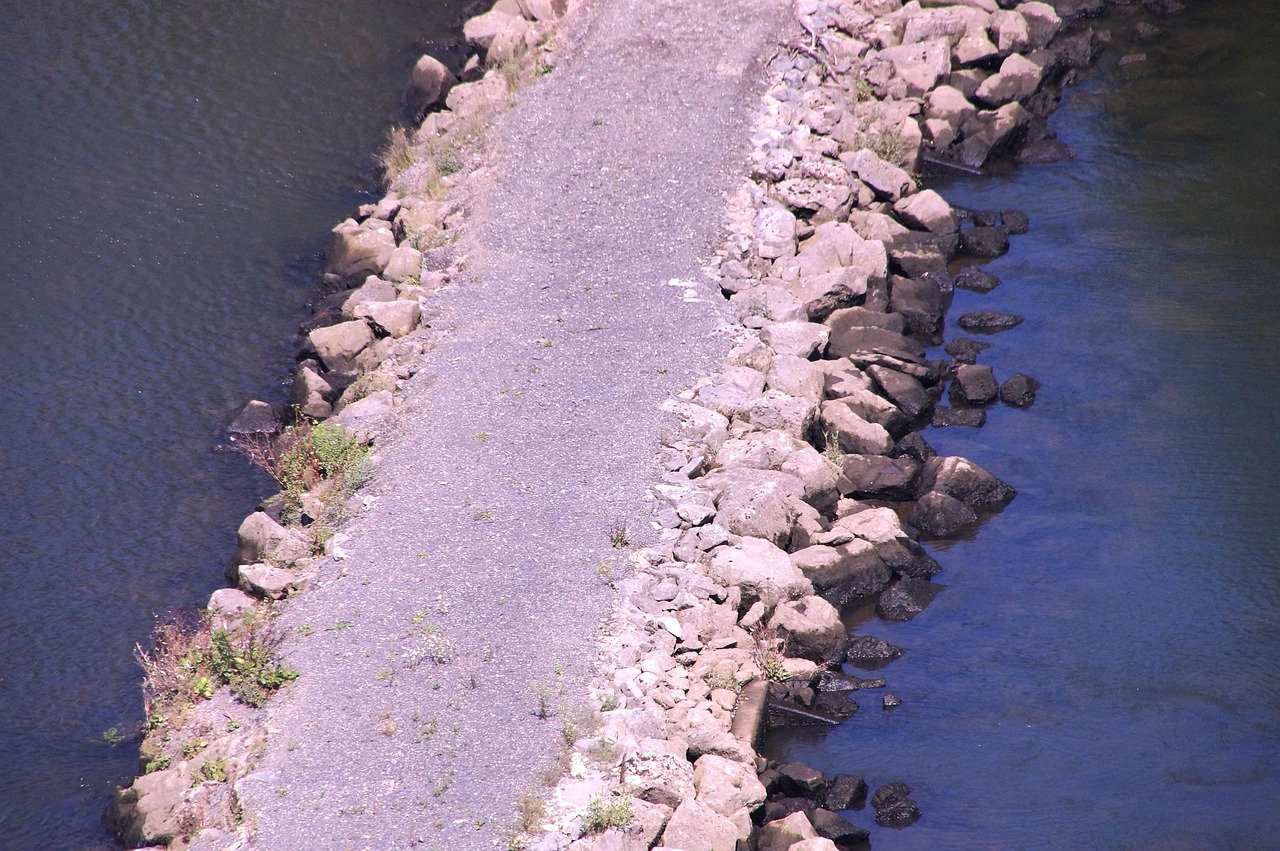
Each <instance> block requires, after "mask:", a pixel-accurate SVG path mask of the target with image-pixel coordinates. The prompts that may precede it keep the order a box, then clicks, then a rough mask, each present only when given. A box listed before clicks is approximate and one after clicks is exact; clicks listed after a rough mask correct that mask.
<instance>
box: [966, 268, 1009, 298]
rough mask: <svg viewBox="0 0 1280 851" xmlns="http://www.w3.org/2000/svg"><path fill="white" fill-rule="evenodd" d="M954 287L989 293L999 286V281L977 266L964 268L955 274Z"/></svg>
mask: <svg viewBox="0 0 1280 851" xmlns="http://www.w3.org/2000/svg"><path fill="white" fill-rule="evenodd" d="M955 285H956V286H957V287H958V288H960V289H962V290H970V291H972V292H975V293H989V292H991V291H992V290H994V289H995V288H996V287H998V286H1000V279H999V278H997V277H996V276H995V275H993V274H991V273H990V272H987V271H985V270H983V269H979V268H978V267H977V266H966V267H964V268H963V269H961V270H960V271H959V272H957V273H956V277H955Z"/></svg>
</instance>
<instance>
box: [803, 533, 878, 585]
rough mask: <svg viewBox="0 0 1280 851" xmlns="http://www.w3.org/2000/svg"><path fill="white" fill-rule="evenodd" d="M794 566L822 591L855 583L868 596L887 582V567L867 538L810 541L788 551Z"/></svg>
mask: <svg viewBox="0 0 1280 851" xmlns="http://www.w3.org/2000/svg"><path fill="white" fill-rule="evenodd" d="M791 563H792V564H793V565H795V566H796V567H797V568H798V569H799V570H800V571H801V572H802V573H803V574H804V575H805V577H806V578H808V579H809V581H810V582H812V583H813V587H814V588H816V589H818V590H820V591H826V590H828V589H831V588H841V587H844V586H847V585H849V584H850V583H853V582H857V583H859V584H860V585H861V587H862V588H865V589H866V591H865V593H862V594H858V595H857V596H861V597H870V596H871V595H873V594H875V593H876V592H878V591H879V590H880V589H881V588H882V587H883V586H884V585H885V584H886V583H888V581H889V577H890V574H889V570H888V568H887V567H886V566H885V564H884V562H883V560H882V559H881V558H880V555H879V553H878V552H877V551H876V547H875V545H874V544H872V543H871V542H869V541H864V540H861V539H854V540H850V541H847V542H845V543H842V544H837V545H835V546H826V545H822V544H813V545H810V546H807V547H804V548H803V549H800V550H796V551H795V552H794V553H792V554H791Z"/></svg>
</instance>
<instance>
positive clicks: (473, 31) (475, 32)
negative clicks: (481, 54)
mask: <svg viewBox="0 0 1280 851" xmlns="http://www.w3.org/2000/svg"><path fill="white" fill-rule="evenodd" d="M515 17H516V16H515V15H512V14H510V13H508V12H505V11H503V10H501V9H499V8H494V9H491V10H490V11H488V12H485V13H484V14H483V15H476V16H475V17H474V18H468V19H467V20H466V21H464V22H463V24H462V35H463V37H464V38H466V40H467V43H468V44H470V45H472V46H473V47H476V48H478V49H479V50H482V51H484V50H488V49H489V45H490V44H492V43H493V40H494V39H495V38H497V36H498V34H499V33H501V32H502V31H503V30H505V29H506V28H507V27H509V26H510V25H511V22H512V20H513V19H514V18H515Z"/></svg>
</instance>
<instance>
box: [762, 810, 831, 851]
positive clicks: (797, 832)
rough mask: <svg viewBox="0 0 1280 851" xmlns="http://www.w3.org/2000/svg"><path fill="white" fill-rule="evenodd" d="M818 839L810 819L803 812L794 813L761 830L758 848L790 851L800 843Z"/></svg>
mask: <svg viewBox="0 0 1280 851" xmlns="http://www.w3.org/2000/svg"><path fill="white" fill-rule="evenodd" d="M817 838H819V837H818V832H817V831H816V830H814V829H813V825H812V824H810V823H809V819H808V817H807V816H805V814H804V813H802V812H801V813H792V814H791V815H789V816H787V817H786V818H782V819H778V820H777V821H771V822H769V823H768V824H766V825H765V826H764V827H762V828H760V832H759V834H758V836H757V839H756V848H757V849H758V851H788V849H790V848H793V847H795V845H796V844H797V843H799V842H803V841H805V840H806V839H817Z"/></svg>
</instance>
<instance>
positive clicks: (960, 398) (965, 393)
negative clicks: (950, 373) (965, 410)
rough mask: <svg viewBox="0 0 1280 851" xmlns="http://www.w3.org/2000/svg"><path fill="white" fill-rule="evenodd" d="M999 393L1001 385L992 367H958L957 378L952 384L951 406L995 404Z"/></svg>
mask: <svg viewBox="0 0 1280 851" xmlns="http://www.w3.org/2000/svg"><path fill="white" fill-rule="evenodd" d="M999 392H1000V385H999V384H997V383H996V377H995V373H993V372H992V371H991V367H989V366H987V365H985V364H981V365H979V364H971V363H962V364H960V365H959V366H958V367H956V377H955V379H953V380H952V382H951V391H950V396H951V404H953V405H957V406H959V405H985V404H987V403H989V402H994V401H995V399H996V395H997V394H999Z"/></svg>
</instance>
